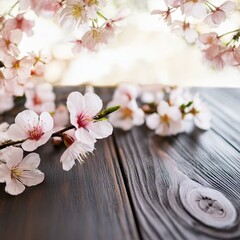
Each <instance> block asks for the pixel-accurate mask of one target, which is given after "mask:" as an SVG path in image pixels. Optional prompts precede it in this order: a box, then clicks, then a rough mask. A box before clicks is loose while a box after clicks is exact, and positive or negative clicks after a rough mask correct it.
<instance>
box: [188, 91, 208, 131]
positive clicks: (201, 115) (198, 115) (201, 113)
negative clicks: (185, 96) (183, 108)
mask: <svg viewBox="0 0 240 240" xmlns="http://www.w3.org/2000/svg"><path fill="white" fill-rule="evenodd" d="M189 113H190V114H191V116H192V117H193V121H194V123H195V125H196V126H197V127H198V128H200V129H203V130H208V129H210V128H211V114H210V111H209V109H208V108H207V105H206V104H205V103H204V102H203V101H202V100H201V99H200V98H199V96H198V94H197V95H195V96H194V98H193V104H192V105H191V107H190V110H189Z"/></svg>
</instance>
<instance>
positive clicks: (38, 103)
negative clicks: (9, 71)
mask: <svg viewBox="0 0 240 240" xmlns="http://www.w3.org/2000/svg"><path fill="white" fill-rule="evenodd" d="M33 104H34V105H40V104H42V99H41V98H40V97H39V96H38V95H37V94H35V95H34V97H33Z"/></svg>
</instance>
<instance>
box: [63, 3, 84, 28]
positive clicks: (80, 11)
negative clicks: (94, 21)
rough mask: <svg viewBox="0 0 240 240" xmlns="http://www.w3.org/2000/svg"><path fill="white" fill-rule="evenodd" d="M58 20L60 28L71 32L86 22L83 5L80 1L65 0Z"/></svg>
mask: <svg viewBox="0 0 240 240" xmlns="http://www.w3.org/2000/svg"><path fill="white" fill-rule="evenodd" d="M59 20H60V24H61V25H62V27H63V28H64V29H66V30H69V31H72V30H73V29H74V28H75V27H78V26H79V25H80V24H82V23H86V22H87V21H88V16H87V11H86V9H85V3H84V2H83V1H82V0H67V1H66V6H65V7H64V8H63V9H62V10H61V12H60V14H59Z"/></svg>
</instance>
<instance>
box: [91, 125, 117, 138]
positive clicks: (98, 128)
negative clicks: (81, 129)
mask: <svg viewBox="0 0 240 240" xmlns="http://www.w3.org/2000/svg"><path fill="white" fill-rule="evenodd" d="M88 130H89V133H90V134H91V135H92V136H93V137H94V138H96V139H102V138H106V137H108V136H109V135H111V134H112V132H113V127H112V125H111V123H109V122H108V121H107V120H103V121H97V122H94V123H92V124H91V125H89V126H88Z"/></svg>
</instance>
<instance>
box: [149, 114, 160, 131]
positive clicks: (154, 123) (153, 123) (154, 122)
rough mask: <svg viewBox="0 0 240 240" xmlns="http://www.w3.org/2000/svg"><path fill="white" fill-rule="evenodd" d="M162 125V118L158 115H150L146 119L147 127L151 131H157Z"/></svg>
mask: <svg viewBox="0 0 240 240" xmlns="http://www.w3.org/2000/svg"><path fill="white" fill-rule="evenodd" d="M159 123H160V116H159V115H158V114H157V113H153V114H151V115H149V116H148V117H147V119H146V125H147V126H148V127H149V128H150V129H156V128H157V127H158V126H159Z"/></svg>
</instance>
